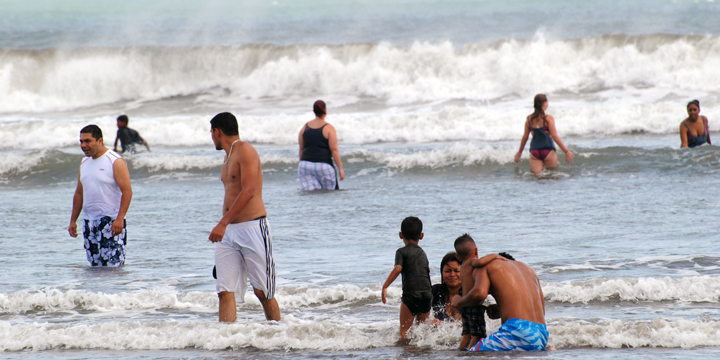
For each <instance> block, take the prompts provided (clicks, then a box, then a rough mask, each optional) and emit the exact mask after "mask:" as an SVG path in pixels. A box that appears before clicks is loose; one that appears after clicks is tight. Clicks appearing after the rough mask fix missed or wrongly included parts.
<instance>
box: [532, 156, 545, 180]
mask: <svg viewBox="0 0 720 360" xmlns="http://www.w3.org/2000/svg"><path fill="white" fill-rule="evenodd" d="M543 165H544V163H543V161H542V160H540V159H537V158H535V157H534V156H532V155H530V170H532V172H533V175H535V176H537V175H538V174H540V173H541V172H542V171H543Z"/></svg>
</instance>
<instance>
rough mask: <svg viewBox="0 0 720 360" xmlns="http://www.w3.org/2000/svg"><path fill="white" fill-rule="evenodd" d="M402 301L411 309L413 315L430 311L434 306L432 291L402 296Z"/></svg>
mask: <svg viewBox="0 0 720 360" xmlns="http://www.w3.org/2000/svg"><path fill="white" fill-rule="evenodd" d="M402 303H403V304H405V306H407V307H408V309H410V313H411V314H413V316H415V315H417V314H424V313H426V312H430V307H431V306H432V293H421V294H413V295H405V294H403V296H402Z"/></svg>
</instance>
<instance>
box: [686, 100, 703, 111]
mask: <svg viewBox="0 0 720 360" xmlns="http://www.w3.org/2000/svg"><path fill="white" fill-rule="evenodd" d="M690 105H695V106H696V107H697V108H698V110H699V109H700V101H698V100H693V101H691V102H689V103H687V108H688V109H689V108H690Z"/></svg>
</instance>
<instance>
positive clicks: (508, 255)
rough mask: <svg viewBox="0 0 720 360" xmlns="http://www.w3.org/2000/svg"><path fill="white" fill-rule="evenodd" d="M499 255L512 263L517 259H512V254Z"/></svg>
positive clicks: (503, 253) (502, 253)
mask: <svg viewBox="0 0 720 360" xmlns="http://www.w3.org/2000/svg"><path fill="white" fill-rule="evenodd" d="M498 255H500V256H502V257H504V258H506V259H508V260H512V261H515V258H514V257H512V255H510V254H508V253H506V252H501V253H499V254H498Z"/></svg>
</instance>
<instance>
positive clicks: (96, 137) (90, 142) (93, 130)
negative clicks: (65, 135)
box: [80, 125, 105, 158]
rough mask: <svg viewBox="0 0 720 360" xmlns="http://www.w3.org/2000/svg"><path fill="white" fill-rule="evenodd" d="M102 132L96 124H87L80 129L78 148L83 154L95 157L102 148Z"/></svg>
mask: <svg viewBox="0 0 720 360" xmlns="http://www.w3.org/2000/svg"><path fill="white" fill-rule="evenodd" d="M104 146H105V145H104V144H103V134H102V130H100V127H99V126H97V125H88V126H86V127H84V128H82V130H80V149H82V151H83V152H84V153H85V156H91V157H93V158H95V156H96V155H98V153H99V152H100V151H101V150H103V149H104Z"/></svg>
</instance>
